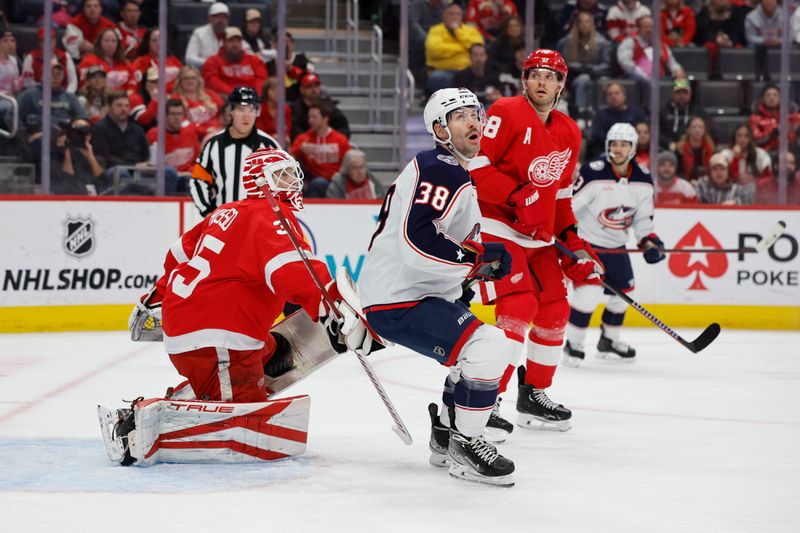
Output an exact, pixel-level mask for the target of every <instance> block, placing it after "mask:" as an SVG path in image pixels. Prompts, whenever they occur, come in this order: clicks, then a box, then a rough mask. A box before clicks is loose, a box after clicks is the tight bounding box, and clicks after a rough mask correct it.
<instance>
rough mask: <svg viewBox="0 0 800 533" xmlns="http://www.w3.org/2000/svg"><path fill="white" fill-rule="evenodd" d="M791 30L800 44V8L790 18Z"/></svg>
mask: <svg viewBox="0 0 800 533" xmlns="http://www.w3.org/2000/svg"><path fill="white" fill-rule="evenodd" d="M789 31H790V32H791V35H792V36H793V40H794V42H795V44H800V9H795V10H794V13H793V14H792V18H791V19H789Z"/></svg>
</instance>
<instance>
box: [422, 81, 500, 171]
mask: <svg viewBox="0 0 800 533" xmlns="http://www.w3.org/2000/svg"><path fill="white" fill-rule="evenodd" d="M463 107H469V108H474V109H475V110H476V111H477V112H478V120H479V122H480V131H481V135H483V127H484V125H485V124H486V111H485V110H484V109H483V104H481V102H480V100H478V97H477V96H475V94H474V93H473V92H472V91H470V90H469V89H465V88H464V87H459V88H452V87H451V88H447V89H439V90H438V91H436V92H435V93H433V94H432V95H431V97H430V98H429V99H428V103H426V104H425V110H424V111H423V112H422V119H423V120H424V121H425V129H426V130H428V133H430V134H431V135H432V136H433V140H434V141H436V142H437V143H438V144H441V145H444V146H445V147H447V149H448V150H450V151H453V152H455V154H456V155H457V156H459V157H460V158H462V159H464V160H466V161H469V160H470V158H467V157H464V155H463V154H461V153H460V152H459V151H458V150H456V149H455V147H454V146H453V144H452V142H451V140H452V136H451V134H450V130H449V129H448V128H447V116H448V115H449V114H450V113H451V112H453V111H455V110H456V109H461V108H463ZM435 124H439V125H440V126H441V127H442V128H443V129H444V131H445V133H447V139H444V140H442V139H439V138H438V137H436V133H435V132H434V131H433V126H434V125H435Z"/></svg>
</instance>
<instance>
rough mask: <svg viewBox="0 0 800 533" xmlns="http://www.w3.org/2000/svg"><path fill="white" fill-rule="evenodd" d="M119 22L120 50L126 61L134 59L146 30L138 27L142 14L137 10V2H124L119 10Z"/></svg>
mask: <svg viewBox="0 0 800 533" xmlns="http://www.w3.org/2000/svg"><path fill="white" fill-rule="evenodd" d="M119 16H120V21H119V24H118V26H117V27H118V28H119V32H120V34H121V35H122V49H123V50H124V51H125V57H127V58H128V61H133V60H134V59H135V58H136V51H137V50H138V49H139V46H141V44H142V40H143V39H144V34H145V31H147V28H143V27H142V26H139V17H141V16H142V12H141V10H140V9H139V2H137V1H136V0H124V1H123V2H122V4H121V5H120V10H119Z"/></svg>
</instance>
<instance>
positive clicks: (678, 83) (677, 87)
mask: <svg viewBox="0 0 800 533" xmlns="http://www.w3.org/2000/svg"><path fill="white" fill-rule="evenodd" d="M675 91H689V92H691V91H692V85H691V84H690V83H689V80H687V79H685V78H677V79H676V80H675V82H674V83H673V84H672V92H675Z"/></svg>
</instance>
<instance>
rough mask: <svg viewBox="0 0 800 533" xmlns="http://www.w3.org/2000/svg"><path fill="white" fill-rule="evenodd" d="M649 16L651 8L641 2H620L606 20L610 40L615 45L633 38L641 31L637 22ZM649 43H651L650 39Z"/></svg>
mask: <svg viewBox="0 0 800 533" xmlns="http://www.w3.org/2000/svg"><path fill="white" fill-rule="evenodd" d="M649 15H650V8H649V7H647V6H644V5H642V3H641V2H639V0H618V2H617V3H616V4H614V5H613V6H611V7H610V8H609V10H608V17H607V18H606V31H607V32H608V38H609V39H611V40H612V41H614V42H615V43H621V42H622V41H623V40H625V39H626V38H628V37H633V36H634V35H635V34H636V33H637V31H639V30H638V28H637V21H638V20H639V19H640V18H642V17H645V16H649ZM651 31H652V28H651ZM647 42H648V43H649V42H650V41H649V39H648V41H647Z"/></svg>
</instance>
